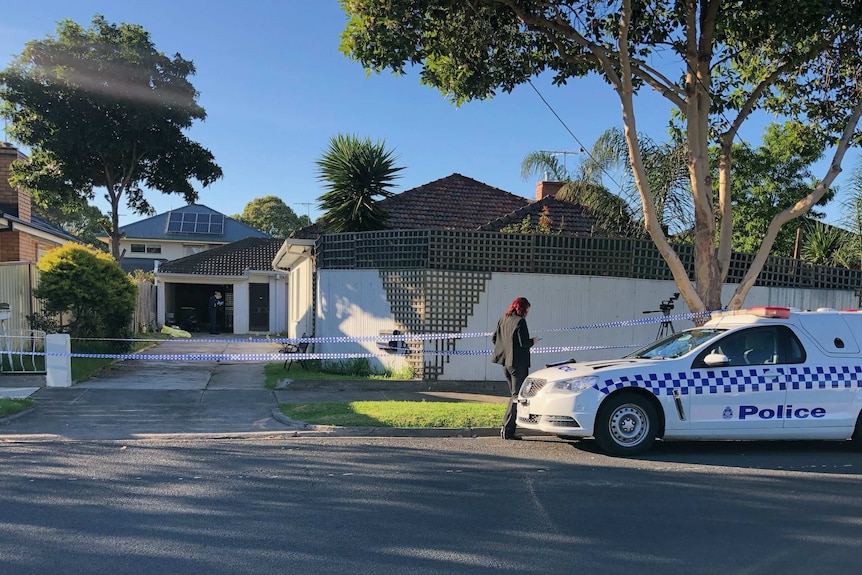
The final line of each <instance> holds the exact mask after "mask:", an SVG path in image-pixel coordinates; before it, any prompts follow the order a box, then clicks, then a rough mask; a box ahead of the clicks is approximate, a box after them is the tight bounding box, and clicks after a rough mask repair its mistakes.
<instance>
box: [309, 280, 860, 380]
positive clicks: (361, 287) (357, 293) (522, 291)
mask: <svg viewBox="0 0 862 575" xmlns="http://www.w3.org/2000/svg"><path fill="white" fill-rule="evenodd" d="M318 287H319V289H318V306H317V310H318V315H317V333H316V334H315V335H316V336H318V337H335V336H348V337H357V336H372V335H378V334H379V332H380V331H381V330H391V329H395V328H397V326H396V323H395V321H396V320H395V318H394V316H393V314H392V312H391V310H390V308H389V303H388V302H387V301H386V295H385V291H384V290H383V286H382V283H381V280H380V276H379V273H378V272H377V270H319V272H318ZM735 289H736V286H735V285H726V286H725V288H724V290H723V296H722V299H723V301H728V300H729V299H730V296H731V295H732V293H733V291H734V290H735ZM676 291H678V289H677V287H676V285H675V284H674V283H673V282H670V281H656V280H635V279H626V278H604V277H595V276H563V275H545V274H513V273H494V274H492V276H491V279H490V280H489V281H488V282H487V284H486V289H485V292H484V293H482V294H481V295H480V297H479V302H478V303H477V304H476V305H475V306H474V309H473V314H472V316H470V317H469V319H468V323H467V327H466V328H465V329H464V330H463V331H462V332H461V333H462V334H470V333H490V332H492V331H493V330H494V328H495V326H496V323H497V320H498V319H499V317H500V316H501V315H502V314H503V313H504V312H505V311H506V309H507V308H508V307H509V304H511V302H512V300H513V299H515V298H516V297H519V296H523V297H526V298H527V299H528V300H530V302H531V304H532V307H531V309H530V315H529V316H528V325H529V327H530V331H531V334H532V335H541V336H542V337H543V340H542V341H541V342H540V344H539V346H537V349H535V350H534V351H536V352H537V353H534V354H533V356H532V358H533V361H532V364H533V367H539V366H542V365H544V364H545V363H548V362H553V361H561V360H565V359H569V358H575V359H577V360H578V361H584V360H590V359H608V358H614V357H620V356H622V355H625V354H627V353H629V352H630V351H633V350H634V349H636V348H637V347H639V346H641V345H645V344H647V343H650V342H651V341H653V340H655V338H656V335H657V334H658V331H659V328H660V325H661V324H660V318H661V317H663V316H662V314H661V313H651V314H644V313H643V312H644V311H646V310H658V309H659V305H660V303H661V302H662V301H663V300H667V299H668V298H670V296H671V295H672V294H673V293H674V292H676ZM745 305H746V307H751V306H757V305H773V306H787V307H798V308H801V309H816V308H819V307H832V308H835V309H855V308H857V307H858V304H857V297H856V295H855V293H854V292H853V291H849V290H845V291H840V290H808V289H792V288H765V287H755V288H753V289H752V290H751V291H750V292H749V295H748V297H747V298H746V301H745ZM688 311H689V310H688V308H687V306H686V305H685V303H684V302H683V301H682V300H681V299H678V300H677V301H676V302H674V309H673V310H672V311H671V314H672V315H678V314H684V313H687V312H688ZM646 319H654V320H656V322H655V323H649V324H646V325H639V326H628V327H616V328H599V329H588V330H567V329H565V328H573V327H581V326H589V325H596V324H606V323H613V322H620V321H629V320H646ZM693 326H694V323H693V322H692V321H691V320H677V321H674V322H673V327H674V328H675V329H676V330H677V331H679V330H681V329H686V328H689V327H693ZM562 346H598V347H606V346H608V348H607V349H600V350H591V351H574V352H571V351H570V352H555V353H541V348H542V347H562ZM609 346H625V347H617V348H609ZM427 347H428V346H427V345H426V348H427ZM490 349H491V339H490V337H488V336H482V337H475V338H466V337H465V338H463V339H460V340H458V341H457V344H456V350H457V351H459V352H462V351H473V352H477V355H452V356H450V361H449V363H447V364H445V367H444V369H445V371H444V374H443V375H442V376H441V379H447V380H467V381H470V380H479V381H482V380H488V381H490V380H502V371H501V368H500V366H498V365H494V364H492V363H491V362H490V358H489V356H488V355H478V352H481V351H486V350H490ZM315 351H317V352H324V351H325V352H331V353H349V352H369V353H381V352H380V350H379V349H377V346H376V344H375V343H374V342H361V343H352V344H321V345H319V346H318V347H316V348H315ZM382 362H383V363H385V364H386V365H389V366H390V367H392V368H393V369H397V368H398V367H399V366H400V365H402V364H403V357H399V356H388V357H386V358H383V359H382Z"/></svg>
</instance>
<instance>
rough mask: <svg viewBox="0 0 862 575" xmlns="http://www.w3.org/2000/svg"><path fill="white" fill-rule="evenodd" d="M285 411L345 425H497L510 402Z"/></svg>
mask: <svg viewBox="0 0 862 575" xmlns="http://www.w3.org/2000/svg"><path fill="white" fill-rule="evenodd" d="M278 407H279V409H280V410H281V412H282V413H283V414H285V415H286V416H288V417H290V418H291V419H296V420H298V421H304V422H305V423H311V424H315V425H337V426H341V427H427V428H444V427H453V428H462V427H497V426H499V425H500V422H501V421H502V419H503V413H504V412H505V411H506V404H501V403H472V402H449V401H351V402H344V403H337V402H331V403H282V404H280V405H279V406H278Z"/></svg>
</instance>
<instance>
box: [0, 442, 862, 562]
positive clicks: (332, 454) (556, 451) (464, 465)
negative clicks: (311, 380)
mask: <svg viewBox="0 0 862 575" xmlns="http://www.w3.org/2000/svg"><path fill="white" fill-rule="evenodd" d="M0 449H2V455H0V557H2V560H0V564H2V570H3V572H4V573H10V574H15V575H28V574H39V575H43V574H46V573H64V574H65V575H74V574H88V575H89V574H92V573H123V574H128V575H134V574H144V573H147V574H152V573H159V574H171V573H176V574H179V573H207V574H209V575H219V574H236V573H244V574H276V573H278V574H284V573H309V574H323V575H325V574H330V573H332V574H338V575H344V574H345V573H369V574H375V575H377V574H390V573H392V574H396V573H397V574H423V575H424V574H428V575H430V574H440V573H470V574H473V573H475V574H485V573H487V574H491V573H493V574H528V573H536V574H556V573H559V574H566V575H572V574H579V573H583V574H605V573H608V574H611V573H614V574H615V573H627V572H631V573H638V574H639V575H649V574H663V575H668V574H686V575H692V574H722V575H724V574H740V575H741V574H745V575H755V574H770V575H771V574H775V573H781V574H782V575H793V574H803V573H804V574H810V573H830V574H844V573H847V574H851V573H852V574H856V573H860V572H862V519H860V518H862V489H860V485H862V454H860V453H857V452H853V451H850V449H849V448H848V446H847V445H846V444H837V443H781V444H779V443H706V444H705V443H671V444H659V445H657V447H656V449H655V450H654V451H653V452H652V453H651V454H650V455H649V456H647V457H644V458H641V459H615V458H610V457H606V456H604V455H601V454H599V453H596V452H595V451H594V449H593V444H592V442H590V441H583V442H580V443H569V442H564V441H562V440H558V439H556V438H547V437H531V438H528V439H526V440H524V441H520V442H503V441H500V440H499V439H496V438H488V437H484V438H463V439H458V438H450V439H423V438H316V437H304V438H291V439H283V438H270V439H263V438H253V439H250V438H246V439H235V440H205V441H202V440H179V439H171V440H133V441H71V442H70V441H45V442H39V441H27V442H22V443H16V442H7V443H4V444H2V445H0Z"/></svg>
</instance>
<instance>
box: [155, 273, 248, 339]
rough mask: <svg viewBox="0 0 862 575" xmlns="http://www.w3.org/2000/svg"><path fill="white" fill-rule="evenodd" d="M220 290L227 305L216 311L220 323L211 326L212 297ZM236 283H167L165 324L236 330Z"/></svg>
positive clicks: (201, 329)
mask: <svg viewBox="0 0 862 575" xmlns="http://www.w3.org/2000/svg"><path fill="white" fill-rule="evenodd" d="M215 291H220V292H221V293H222V297H223V298H224V305H223V306H220V307H219V308H218V309H217V310H216V326H215V329H210V321H209V309H208V308H209V299H210V296H211V295H213V292H215ZM233 304H234V298H233V286H232V285H214V284H175V283H168V284H166V285H165V323H166V324H167V325H176V326H178V327H179V328H180V329H184V330H186V331H189V332H199V331H201V332H209V331H218V332H229V333H233Z"/></svg>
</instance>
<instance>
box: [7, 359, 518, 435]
mask: <svg viewBox="0 0 862 575" xmlns="http://www.w3.org/2000/svg"><path fill="white" fill-rule="evenodd" d="M266 345H272V344H266ZM159 347H160V348H163V347H167V349H159V350H158V351H157V352H154V351H153V350H148V353H174V351H173V350H172V349H171V347H170V346H159ZM216 347H217V346H216ZM183 351H185V350H183ZM207 351H208V352H212V350H207ZM264 365H265V362H235V363H231V362H216V361H211V362H210V361H189V362H173V361H171V362H147V363H145V362H139V361H136V360H125V361H119V362H117V363H116V364H114V365H113V366H111V367H108V368H106V369H104V370H102V372H100V373H98V374H97V375H96V376H94V377H93V378H91V379H90V380H87V381H85V382H81V383H78V384H75V385H73V386H72V387H69V388H48V387H45V385H44V379H45V377H44V375H42V376H37V375H26V376H24V375H0V397H30V398H31V399H33V400H34V402H35V403H36V407H35V408H34V409H31V410H28V411H26V412H23V413H20V414H16V415H13V416H11V417H8V418H5V419H0V442H4V441H5V442H8V441H33V440H73V441H74V440H129V439H146V438H156V437H164V436H188V437H204V438H206V437H209V438H216V437H241V436H254V435H264V436H266V435H287V436H299V435H312V434H313V435H360V436H368V435H377V436H472V435H496V434H498V433H499V428H496V427H495V428H482V429H453V430H436V429H435V430H425V429H393V428H333V427H325V426H309V425H306V424H304V423H303V422H298V421H293V420H290V419H289V418H287V417H285V416H283V415H282V414H281V413H280V412H279V411H278V404H279V403H309V402H321V401H359V400H371V401H373V400H410V401H422V400H425V401H478V402H493V403H505V402H506V400H507V398H506V395H507V392H506V391H505V390H504V389H503V386H504V383H503V382H502V381H500V382H419V381H386V380H355V381H354V380H326V381H309V380H304V379H303V378H302V374H303V370H302V368H301V367H299V366H298V365H294V366H293V367H292V369H291V371H290V372H289V376H290V378H291V379H287V380H284V381H281V382H279V388H278V389H275V390H270V389H266V388H265V387H264V374H263V366H264Z"/></svg>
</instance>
